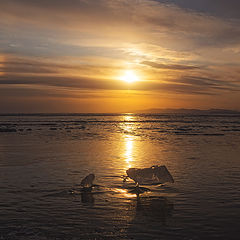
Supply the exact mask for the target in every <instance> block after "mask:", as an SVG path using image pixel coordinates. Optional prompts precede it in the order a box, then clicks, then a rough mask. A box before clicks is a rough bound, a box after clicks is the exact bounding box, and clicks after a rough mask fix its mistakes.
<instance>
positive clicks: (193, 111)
mask: <svg viewBox="0 0 240 240" xmlns="http://www.w3.org/2000/svg"><path fill="white" fill-rule="evenodd" d="M136 113H169V114H170V113H178V114H181V113H182V114H240V111H235V110H227V109H207V110H200V109H185V108H179V109H173V108H166V109H159V108H152V109H146V110H140V111H136Z"/></svg>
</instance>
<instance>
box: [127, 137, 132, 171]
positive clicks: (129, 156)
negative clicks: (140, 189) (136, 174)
mask: <svg viewBox="0 0 240 240" xmlns="http://www.w3.org/2000/svg"><path fill="white" fill-rule="evenodd" d="M125 141H126V149H125V161H126V163H127V167H128V168H131V167H132V165H131V162H132V161H133V155H132V154H133V138H132V136H126V138H125Z"/></svg>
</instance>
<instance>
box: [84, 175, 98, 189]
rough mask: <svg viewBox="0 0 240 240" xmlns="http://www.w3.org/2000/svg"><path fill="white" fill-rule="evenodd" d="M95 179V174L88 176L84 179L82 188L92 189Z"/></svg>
mask: <svg viewBox="0 0 240 240" xmlns="http://www.w3.org/2000/svg"><path fill="white" fill-rule="evenodd" d="M94 179H95V175H94V174H92V173H91V174H89V175H87V176H86V177H85V178H83V180H82V181H81V186H82V187H83V188H91V187H92V186H93V181H94Z"/></svg>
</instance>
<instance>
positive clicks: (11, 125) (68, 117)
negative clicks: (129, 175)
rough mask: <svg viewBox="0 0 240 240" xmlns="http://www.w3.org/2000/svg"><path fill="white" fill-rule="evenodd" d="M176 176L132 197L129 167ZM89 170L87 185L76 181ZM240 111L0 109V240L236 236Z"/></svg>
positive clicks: (238, 222) (239, 215) (239, 204)
mask: <svg viewBox="0 0 240 240" xmlns="http://www.w3.org/2000/svg"><path fill="white" fill-rule="evenodd" d="M153 165H165V166H166V167H167V168H168V170H169V171H170V173H171V174H172V176H173V178H174V180H175V183H173V184H172V183H166V184H163V185H156V186H142V187H146V188H147V189H148V191H146V192H145V193H143V194H141V195H140V196H136V194H134V193H132V191H131V190H132V189H133V188H134V182H133V181H131V180H128V181H127V182H126V183H123V178H122V177H121V176H122V175H125V174H126V170H127V169H128V168H131V167H135V168H145V167H151V166H153ZM90 173H94V174H95V177H96V178H95V184H97V185H98V186H96V187H94V188H93V190H92V192H82V191H81V188H80V182H81V179H82V178H83V177H85V176H86V175H88V174H90ZM239 234H240V116H239V115H189V114H188V115H184V114H161V115H158V114H154V115H150V114H149V115H148V114H108V115H107V114H58V115H46V114H35V115H1V116H0V239H4V240H5V239H9V240H11V239H13V240H15V239H16V240H22V239H24V240H28V239H30V240H32V239H36V240H47V239H49V240H53V239H54V240H56V239H66V240H68V239H69V240H72V239H239Z"/></svg>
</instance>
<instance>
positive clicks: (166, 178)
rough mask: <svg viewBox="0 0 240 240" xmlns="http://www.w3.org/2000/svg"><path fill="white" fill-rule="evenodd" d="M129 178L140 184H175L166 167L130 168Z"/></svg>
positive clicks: (128, 171)
mask: <svg viewBox="0 0 240 240" xmlns="http://www.w3.org/2000/svg"><path fill="white" fill-rule="evenodd" d="M126 173H127V176H128V177H130V178H131V179H133V180H134V181H135V182H136V183H138V184H160V183H165V182H171V183H173V182H174V180H173V177H172V175H171V174H170V172H169V171H168V169H167V168H166V166H152V167H150V168H129V169H128V170H127V171H126Z"/></svg>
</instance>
